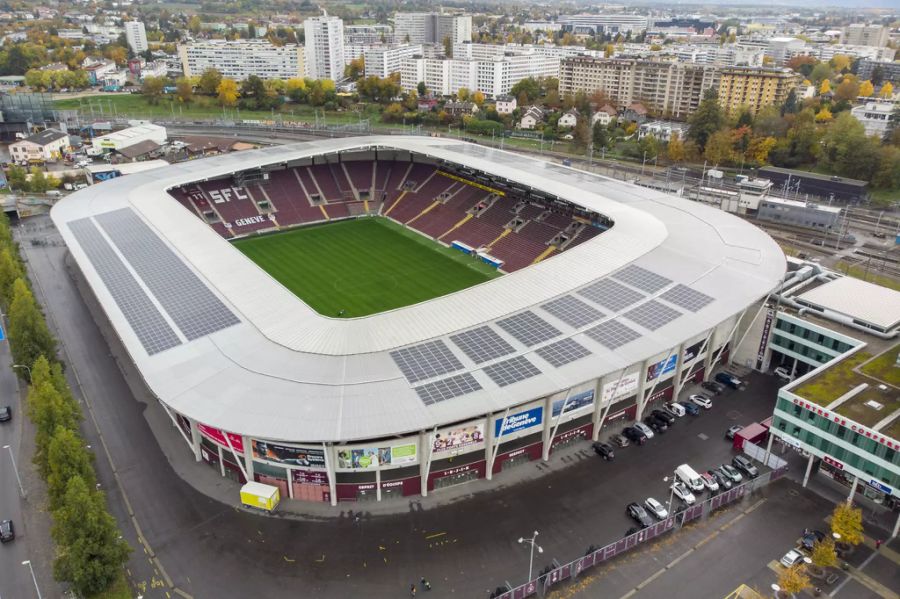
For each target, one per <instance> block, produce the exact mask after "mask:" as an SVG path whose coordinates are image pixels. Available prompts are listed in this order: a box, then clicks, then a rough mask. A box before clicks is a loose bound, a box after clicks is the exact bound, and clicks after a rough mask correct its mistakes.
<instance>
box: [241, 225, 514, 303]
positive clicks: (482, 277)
mask: <svg viewBox="0 0 900 599" xmlns="http://www.w3.org/2000/svg"><path fill="white" fill-rule="evenodd" d="M234 245H235V246H236V247H237V248H238V249H239V250H240V251H241V252H243V253H244V254H245V255H246V256H247V257H248V258H250V259H251V260H253V261H254V262H255V263H256V264H258V265H259V267H260V268H262V269H263V270H265V271H266V272H267V273H269V274H270V275H272V277H274V278H275V279H276V280H277V281H278V282H280V283H281V284H282V285H284V286H285V287H287V288H288V289H290V290H291V291H292V292H293V293H294V294H296V295H297V296H298V297H299V298H300V299H302V300H303V301H304V302H306V303H307V304H308V305H309V306H310V307H312V308H313V309H314V310H316V311H318V312H319V313H321V314H324V315H325V316H342V317H345V318H351V317H354V316H366V315H367V314H376V313H378V312H383V311H385V310H391V309H393V308H400V307H402V306H408V305H410V304H415V303H418V302H422V301H425V300H428V299H431V298H434V297H439V296H441V295H445V294H447V293H452V292H454V291H459V290H460V289H465V288H466V287H471V286H472V285H476V284H478V283H481V282H483V281H487V280H488V279H492V278H494V277H498V276H500V274H499V273H498V272H497V271H496V270H494V269H493V268H491V267H489V266H487V265H486V264H484V263H482V262H480V261H476V260H473V259H472V258H471V257H470V256H467V255H465V254H463V253H462V252H458V251H456V250H452V249H450V248H446V247H444V246H442V245H440V244H438V243H436V242H434V241H432V240H431V239H428V238H426V237H423V236H422V235H419V234H418V233H415V232H412V231H408V230H406V229H404V228H403V227H402V226H400V225H398V224H396V223H395V222H393V221H391V220H388V219H386V218H381V217H376V218H362V219H357V220H345V221H340V222H335V223H326V224H322V225H314V226H310V227H304V228H301V229H295V230H293V231H284V232H281V233H274V234H271V235H264V236H261V237H254V238H250V239H241V240H237V241H235V242H234Z"/></svg>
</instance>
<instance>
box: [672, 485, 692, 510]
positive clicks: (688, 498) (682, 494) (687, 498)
mask: <svg viewBox="0 0 900 599" xmlns="http://www.w3.org/2000/svg"><path fill="white" fill-rule="evenodd" d="M672 491H673V492H674V493H675V496H676V497H678V499H680V500H682V501H683V502H684V503H685V504H687V505H694V503H695V502H696V501H697V498H696V497H694V494H693V493H691V490H690V489H688V488H687V486H686V485H685V484H684V483H680V482H679V483H674V484H673V485H672Z"/></svg>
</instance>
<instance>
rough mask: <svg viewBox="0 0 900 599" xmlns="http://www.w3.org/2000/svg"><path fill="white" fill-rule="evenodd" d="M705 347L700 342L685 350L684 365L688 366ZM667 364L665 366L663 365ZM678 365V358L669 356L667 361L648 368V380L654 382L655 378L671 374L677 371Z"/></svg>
mask: <svg viewBox="0 0 900 599" xmlns="http://www.w3.org/2000/svg"><path fill="white" fill-rule="evenodd" d="M701 347H703V342H702V341H698V342H697V343H694V344H693V345H691V346H690V347H686V348H684V356H683V357H682V363H684V364H687V363H689V362H690V361H691V360H693V359H694V358H696V357H697V354H698V353H699V352H700V348H701ZM663 362H665V364H663ZM677 363H678V356H675V355H674V354H673V355H671V356H669V358H668V359H667V360H660V361H659V362H657V363H656V364H651V365H650V366H649V367H648V368H647V380H648V381H652V380H653V379H655V378H658V377H661V376H664V375H666V374H669V373H670V372H672V371H673V370H675V365H676V364H677Z"/></svg>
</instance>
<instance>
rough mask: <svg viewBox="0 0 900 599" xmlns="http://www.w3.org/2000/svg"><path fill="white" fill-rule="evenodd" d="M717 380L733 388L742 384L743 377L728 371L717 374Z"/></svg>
mask: <svg viewBox="0 0 900 599" xmlns="http://www.w3.org/2000/svg"><path fill="white" fill-rule="evenodd" d="M716 382H718V383H722V384H723V385H725V386H726V387H731V388H732V389H737V388H738V387H740V386H741V384H742V382H741V379H739V378H738V377H736V376H734V375H733V374H731V373H730V372H726V371H723V372H720V373H718V374H717V375H716Z"/></svg>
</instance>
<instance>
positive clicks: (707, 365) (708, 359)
mask: <svg viewBox="0 0 900 599" xmlns="http://www.w3.org/2000/svg"><path fill="white" fill-rule="evenodd" d="M715 347H716V330H715V329H714V330H713V332H712V335H710V337H709V343H707V344H706V355H705V356H703V380H704V381H708V380H709V376H710V375H711V374H712V361H713V356H714V354H715V350H714V348H715Z"/></svg>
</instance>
